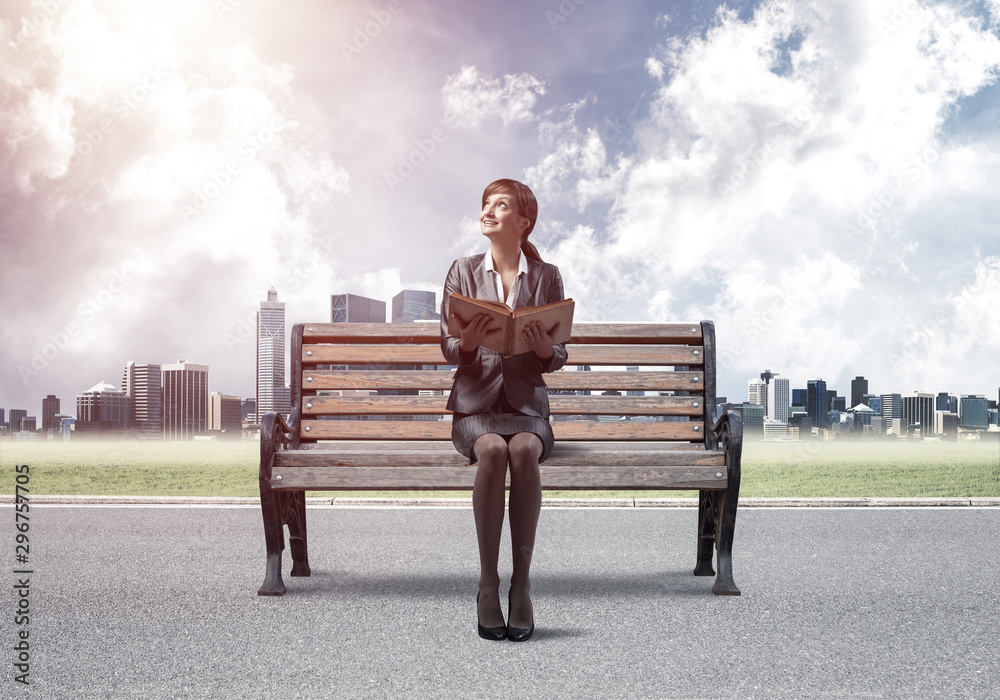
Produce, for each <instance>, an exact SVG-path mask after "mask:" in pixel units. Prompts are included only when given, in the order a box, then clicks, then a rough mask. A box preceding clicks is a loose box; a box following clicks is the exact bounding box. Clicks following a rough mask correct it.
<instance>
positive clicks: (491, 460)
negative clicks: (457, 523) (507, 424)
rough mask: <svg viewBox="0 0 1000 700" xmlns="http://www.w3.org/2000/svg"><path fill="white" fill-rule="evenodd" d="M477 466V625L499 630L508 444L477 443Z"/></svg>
mask: <svg viewBox="0 0 1000 700" xmlns="http://www.w3.org/2000/svg"><path fill="white" fill-rule="evenodd" d="M473 450H474V451H475V455H476V459H477V460H478V461H479V466H477V467H476V481H475V484H474V485H473V487H472V512H473V515H474V517H475V520H476V537H477V539H478V540H479V623H480V624H481V625H482V626H483V627H502V626H503V624H504V620H503V610H502V609H501V608H500V575H499V574H498V573H497V560H498V559H499V558H500V533H501V531H502V530H503V510H504V480H505V479H506V476H507V441H506V440H504V439H503V438H502V437H500V436H499V435H496V434H494V433H487V434H485V435H482V436H480V437H479V439H478V440H476V444H475V446H474V447H473Z"/></svg>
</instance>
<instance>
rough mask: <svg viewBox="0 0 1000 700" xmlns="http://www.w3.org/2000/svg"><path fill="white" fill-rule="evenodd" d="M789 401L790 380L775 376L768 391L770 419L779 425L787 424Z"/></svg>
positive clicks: (768, 414)
mask: <svg viewBox="0 0 1000 700" xmlns="http://www.w3.org/2000/svg"><path fill="white" fill-rule="evenodd" d="M789 399H790V396H789V386H788V378H787V377H778V376H775V377H774V378H773V379H772V380H771V382H770V385H769V386H768V389H767V416H768V418H770V419H771V420H774V421H778V422H779V423H787V422H788V406H789Z"/></svg>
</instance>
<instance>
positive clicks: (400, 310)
mask: <svg viewBox="0 0 1000 700" xmlns="http://www.w3.org/2000/svg"><path fill="white" fill-rule="evenodd" d="M413 292H416V293H413ZM435 295H436V293H435V292H424V291H418V290H407V289H403V290H400V291H399V292H398V293H396V294H395V295H392V296H391V297H390V300H391V301H392V308H393V309H394V311H393V313H394V314H395V316H396V318H398V319H402V318H404V317H406V318H408V321H401V320H396V319H387V318H386V317H385V314H386V309H387V308H388V305H387V304H386V302H385V301H382V300H380V299H373V298H369V297H363V296H361V295H357V294H352V293H350V292H347V293H341V294H332V295H330V306H329V308H330V322H334V323H336V322H345V321H348V320H354V321H355V322H357V320H358V319H360V320H361V321H362V322H370V321H371V320H372V314H374V316H375V317H376V319H375V320H377V321H378V322H383V321H391V322H412V321H418V320H430V319H428V318H427V317H428V316H429V315H430V316H433V315H435V313H434V312H433V310H432V309H431V306H435V307H436V296H435ZM258 303H259V308H260V310H259V311H258V313H257V316H256V329H257V351H258V356H259V357H260V353H262V352H265V354H266V357H267V359H268V363H267V364H266V365H265V371H264V372H263V373H262V372H261V366H260V364H258V372H257V374H256V384H255V386H256V387H257V389H256V391H255V392H254V393H251V394H248V395H246V396H244V395H239V394H236V395H227V394H224V393H223V392H221V391H213V392H209V389H210V388H211V387H210V386H209V385H208V384H207V382H205V384H204V387H203V389H202V390H203V391H204V392H205V396H206V401H207V403H206V406H205V407H204V411H203V415H201V417H200V420H201V421H202V422H203V423H205V424H206V425H208V424H209V423H210V422H211V420H212V418H211V414H212V411H216V412H218V411H219V410H220V409H219V408H218V407H215V408H213V405H212V404H211V402H210V401H208V397H209V395H210V394H212V395H218V396H220V397H221V396H224V397H225V398H226V399H230V400H232V399H235V398H253V399H255V401H258V402H259V400H260V394H259V392H260V383H261V381H262V377H263V378H265V379H267V378H269V377H277V376H280V377H282V378H284V377H285V376H286V372H285V369H286V368H287V367H288V364H289V358H288V357H287V356H286V354H285V353H284V347H288V343H281V345H280V346H279V347H278V348H277V349H276V348H275V346H276V345H278V343H276V342H275V339H274V331H277V330H278V329H281V330H283V331H286V333H290V328H286V327H285V326H286V324H285V322H284V303H283V302H279V301H278V290H276V289H275V288H274V287H271V288H269V289H268V291H267V300H266V301H261V302H258ZM352 308H354V309H355V310H354V312H353V313H354V314H355V316H354V317H352V316H351V313H352V312H351V311H350V309H352ZM404 308H407V309H409V311H407V312H405V313H404ZM261 314H264V315H263V316H262V315H261ZM407 314H408V316H407ZM262 340H263V344H262ZM262 347H263V348H265V349H264V350H262V349H261V348H262ZM279 357H280V358H282V361H281V362H280V363H279V364H280V365H282V366H281V367H280V368H279V367H276V366H274V360H277V359H278V358H279ZM186 363H187V364H190V363H188V361H186V360H181V361H180V364H175V365H170V368H172V369H179V368H181V367H182V366H183V364H186ZM160 367H161V365H151V364H138V365H137V364H136V362H135V361H134V360H130V361H128V362H127V363H126V365H125V371H124V373H123V379H122V386H121V388H120V389H118V388H116V387H114V386H113V385H110V388H111V389H114V390H115V391H118V392H120V393H122V394H125V395H128V396H129V397H132V396H133V393H131V392H130V391H129V389H128V386H129V384H130V383H132V382H135V381H136V377H137V376H138V377H141V378H142V380H141V381H140V386H142V387H143V388H142V389H141V391H142V398H141V408H140V407H139V406H137V405H135V404H133V405H131V406H130V407H129V409H128V416H129V418H128V420H129V427H130V428H135V429H143V428H141V427H140V426H139V425H136V422H137V420H141V418H139V417H141V416H148V415H149V412H150V411H153V414H154V415H155V412H156V410H157V408H156V407H155V406H156V402H155V400H152V399H151V397H150V395H149V388H148V387H147V386H145V385H146V383H148V382H149V377H148V375H150V374H151V373H152V371H153V370H152V368H156V370H159V369H160ZM162 367H164V368H167V367H168V366H167V365H162ZM192 367H198V368H202V367H204V372H205V373H206V375H207V369H208V368H207V366H204V365H193V364H192ZM626 369H627V370H638V369H639V368H638V367H628V368H626ZM279 372H280V375H279ZM772 380H774V383H775V384H776V386H777V392H775V391H773V390H772V391H770V392H769V390H768V388H767V387H768V385H769V384H770V383H771V382H772ZM815 382H820V383H822V384H823V390H824V392H826V391H831V392H833V391H836V390H834V389H833V388H832V385H829V384H828V383H827V382H825V380H823V379H822V378H821V377H818V376H815V375H813V378H812V379H809V380H806V381H805V382H803V383H804V384H805V386H806V387H808V388H807V389H802V388H801V387H795V388H794V389H793V384H792V381H791V380H790V379H789V378H788V377H785V376H781V373H779V372H772V370H771V369H767V370H764V371H763V372H761V373H760V378H759V379H758V378H757V377H751V378H750V379H749V380H748V383H747V392H746V393H747V403H749V404H756V403H757V401H755V398H756V399H757V400H759V401H761V402H762V405H763V406H764V408H763V414H764V415H765V416H766V417H767V418H768V419H771V418H772V414H773V412H774V411H775V410H776V409H777V410H778V411H779V412H780V411H781V408H780V406H781V404H780V403H779V404H777V406H776V400H777V401H781V400H784V401H785V402H786V409H785V411H784V413H785V415H786V416H788V415H790V413H789V412H788V410H787V409H788V408H791V406H793V405H795V404H794V400H793V398H792V397H793V395H794V392H798V391H807V392H808V390H809V388H811V386H810V385H812V384H813V383H815ZM100 384H107V382H105V381H104V380H102V381H101V382H100V383H99V385H100ZM869 386H870V378H869V377H866V376H864V375H857V376H855V377H854V378H853V379H851V380H850V391H851V394H852V398H853V397H854V396H855V395H856V394H857V392H859V391H861V392H862V394H863V395H865V396H876V397H878V396H886V395H900V396H902V392H900V391H892V392H869V391H868V389H869ZM827 387H829V389H827ZM282 388H284V389H285V390H286V391H287V386H283V387H282ZM92 390H93V389H91V391H92ZM275 392H276V393H278V394H281V393H283V392H281V391H279V387H278V386H277V385H275V386H274V387H273V389H272V395H274V393H275ZM82 393H85V392H82ZM82 393H81V394H78V395H77V397H76V398H77V399H79V397H80V396H81V395H82ZM907 393H908V394H926V395H928V396H940V395H942V394H948V395H951V396H954V397H955V398H958V397H961V396H967V395H968V396H982V397H985V398H986V399H987V400H988V401H991V402H995V403H1000V387H998V388H997V399H995V400H994V399H991V398H989V396H990V395H989V394H988V393H985V392H975V393H973V392H969V393H968V394H964V393H962V394H960V393H956V392H948V391H940V390H939V391H937V392H933V393H932V392H922V391H920V390H916V389H915V390H912V391H910V392H907ZM717 395H718V396H720V397H728V396H739V395H740V394H739V392H734V393H730V394H727V393H724V392H723V391H722V390H721V389H719V390H718V392H717ZM776 397H779V398H778V399H776ZM2 398H3V397H0V411H6V412H7V414H10V413H11V412H12V411H14V410H17V409H16V407H13V406H11V407H8V406H4V405H2ZM841 398H843V397H841ZM47 400H55V402H56V404H55V405H56V406H58V401H59V398H58V397H57V396H55V395H52V394H49V395H48V396H46V397H45V398H44V399H42V406H43V411H42V413H41V414H39V415H44V414H45V409H44V405H45V401H47ZM220 400H221V399H220ZM272 400H273V399H272ZM814 400H815V399H814ZM808 401H809V399H808V398H807V400H806V402H807V408H808ZM855 406H856V404H853V403H852V404H851V405H846V406H845V409H851V408H854V407H855ZM256 408H257V412H258V415H259V413H260V412H266V411H267V410H273V407H272V408H267V407H265V408H264V410H263V411H261V410H260V406H259V405H256ZM159 410H161V411H162V409H159ZM56 412H58V408H57V409H56ZM31 414H32V412H31V410H29V409H23V410H20V411H18V416H20V417H24V418H33V417H34V416H32V415H31ZM0 415H3V414H0ZM161 415H162V414H161ZM146 420H147V421H148V420H149V418H148V417H147V418H146ZM220 420H221V419H220ZM777 420H780V418H779V419H777ZM786 422H787V420H786ZM932 422H933V421H932ZM2 423H3V421H2V420H0V424H2ZM43 423H44V421H43ZM144 429H145V430H147V431H148V430H149V429H150V428H149V426H148V425H147V426H145V428H144ZM11 430H13V428H11Z"/></svg>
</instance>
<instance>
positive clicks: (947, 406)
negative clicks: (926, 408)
mask: <svg viewBox="0 0 1000 700" xmlns="http://www.w3.org/2000/svg"><path fill="white" fill-rule="evenodd" d="M934 410H935V411H947V412H948V413H955V414H958V397H957V396H955V395H954V394H949V393H948V392H946V391H942V392H940V393H939V394H938V395H937V399H936V400H935V402H934Z"/></svg>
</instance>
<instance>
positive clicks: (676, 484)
mask: <svg viewBox="0 0 1000 700" xmlns="http://www.w3.org/2000/svg"><path fill="white" fill-rule="evenodd" d="M538 471H539V475H540V476H541V482H542V488H543V489H560V490H562V489H684V490H688V489H692V490H695V489H718V490H721V489H724V488H726V485H727V478H726V469H725V468H724V467H716V466H701V467H699V466H693V465H692V466H672V467H614V466H586V467H559V466H552V465H549V464H548V462H545V463H543V464H541V465H540V466H539V468H538ZM279 477H280V478H279ZM475 478H476V469H475V468H473V467H461V466H459V467H275V468H274V469H273V471H272V472H271V488H273V489H275V490H282V491H287V490H302V489H305V490H313V491H330V490H337V491H340V490H377V491H382V490H470V489H472V486H473V483H474V482H475ZM507 486H508V487H509V486H510V479H509V477H508V479H507Z"/></svg>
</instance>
